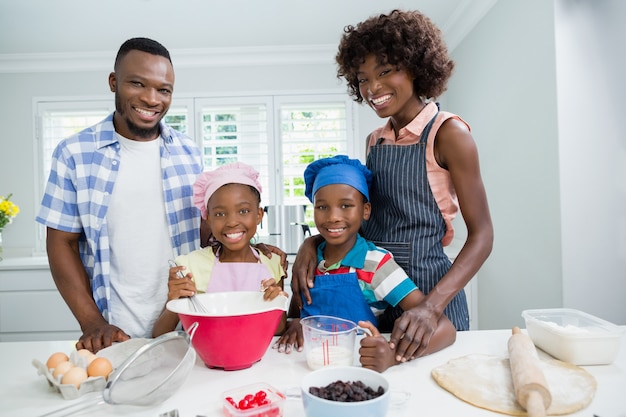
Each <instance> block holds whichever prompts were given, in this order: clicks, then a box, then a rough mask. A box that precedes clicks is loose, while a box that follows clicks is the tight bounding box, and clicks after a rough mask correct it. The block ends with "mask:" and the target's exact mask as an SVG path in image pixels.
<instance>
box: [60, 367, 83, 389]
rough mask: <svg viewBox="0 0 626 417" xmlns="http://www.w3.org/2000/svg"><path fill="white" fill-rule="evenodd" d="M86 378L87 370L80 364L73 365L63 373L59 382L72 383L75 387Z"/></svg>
mask: <svg viewBox="0 0 626 417" xmlns="http://www.w3.org/2000/svg"><path fill="white" fill-rule="evenodd" d="M85 379H87V371H86V370H85V368H81V367H80V366H74V367H73V368H71V369H70V370H69V371H67V372H66V373H65V375H63V378H62V379H61V384H72V385H74V386H76V388H79V387H80V384H81V383H82V382H83V381H84V380H85Z"/></svg>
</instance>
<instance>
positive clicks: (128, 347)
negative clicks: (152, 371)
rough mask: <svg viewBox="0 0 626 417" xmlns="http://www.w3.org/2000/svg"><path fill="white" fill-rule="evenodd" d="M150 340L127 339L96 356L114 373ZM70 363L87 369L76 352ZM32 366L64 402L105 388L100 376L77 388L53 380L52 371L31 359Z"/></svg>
mask: <svg viewBox="0 0 626 417" xmlns="http://www.w3.org/2000/svg"><path fill="white" fill-rule="evenodd" d="M149 340H150V339H141V338H138V339H129V340H127V341H125V342H121V343H114V344H113V345H112V346H109V347H108V348H105V349H102V350H101V351H99V352H98V353H97V354H96V356H99V357H104V358H107V359H108V360H109V361H110V362H111V365H112V366H113V371H115V370H116V369H117V368H118V367H119V366H120V365H121V364H122V363H123V362H124V361H125V360H126V359H127V358H128V357H129V356H130V355H131V354H133V353H134V352H135V351H136V350H137V349H139V348H140V347H141V346H143V345H144V344H146V343H147V342H148V341H149ZM70 362H71V363H72V364H74V366H81V367H83V368H85V369H86V368H87V365H88V361H87V358H85V357H84V356H81V355H79V354H78V353H77V352H76V351H73V352H71V353H70ZM32 363H33V366H34V367H35V368H37V374H38V375H43V376H45V377H46V379H47V380H48V385H49V386H50V388H52V389H54V390H55V391H57V392H59V393H60V394H61V396H62V397H63V398H64V399H66V400H74V399H76V398H78V397H80V396H82V395H85V394H87V393H89V392H94V391H102V390H104V387H105V386H106V379H105V378H104V377H101V376H97V377H92V376H90V377H88V378H87V379H86V380H84V381H83V382H82V383H81V384H80V386H79V387H78V388H76V386H75V385H74V384H62V383H61V376H59V377H57V378H55V377H54V375H53V373H52V372H53V371H54V369H53V370H52V371H50V370H49V369H48V367H47V366H46V364H44V363H42V362H41V361H39V360H37V359H33V362H32Z"/></svg>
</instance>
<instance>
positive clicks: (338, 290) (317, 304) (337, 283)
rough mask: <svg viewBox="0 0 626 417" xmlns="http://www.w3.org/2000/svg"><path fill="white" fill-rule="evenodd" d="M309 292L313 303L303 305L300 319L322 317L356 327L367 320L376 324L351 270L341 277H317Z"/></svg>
mask: <svg viewBox="0 0 626 417" xmlns="http://www.w3.org/2000/svg"><path fill="white" fill-rule="evenodd" d="M309 291H310V293H311V299H312V300H313V303H312V304H310V305H308V304H307V303H303V304H304V305H303V306H302V310H300V317H302V318H304V317H308V316H314V315H318V314H321V315H324V316H334V317H339V318H342V319H344V320H351V321H353V322H355V323H357V324H358V322H359V320H369V321H370V322H372V324H374V325H375V326H376V325H377V320H376V316H374V313H373V312H372V309H371V308H370V306H369V304H368V303H367V301H366V300H365V297H364V296H363V292H362V291H361V287H360V286H359V282H358V277H357V275H356V271H355V270H354V268H350V272H348V273H344V274H329V273H326V274H323V275H316V276H315V286H314V287H313V288H310V289H309ZM303 299H304V297H303Z"/></svg>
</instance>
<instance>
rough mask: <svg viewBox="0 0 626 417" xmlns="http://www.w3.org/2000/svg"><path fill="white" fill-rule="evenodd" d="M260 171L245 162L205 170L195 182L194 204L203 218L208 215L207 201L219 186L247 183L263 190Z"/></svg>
mask: <svg viewBox="0 0 626 417" xmlns="http://www.w3.org/2000/svg"><path fill="white" fill-rule="evenodd" d="M258 178H259V173H258V172H257V171H256V170H255V169H254V168H252V167H251V166H250V165H247V164H244V163H243V162H235V163H232V164H227V165H222V166H221V167H218V168H216V169H214V170H213V171H207V172H203V173H202V174H200V175H199V176H198V178H197V179H196V182H195V183H194V184H193V204H194V205H195V206H196V207H198V208H199V209H200V214H201V215H202V218H203V219H206V217H207V209H206V206H207V203H208V202H209V198H211V196H212V195H213V193H214V192H215V191H217V189H218V188H220V187H221V186H223V185H226V184H245V185H251V186H252V187H254V188H256V189H257V190H258V191H259V193H260V192H261V191H262V188H261V183H260V182H259V180H258Z"/></svg>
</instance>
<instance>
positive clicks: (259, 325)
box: [167, 291, 289, 371]
mask: <svg viewBox="0 0 626 417" xmlns="http://www.w3.org/2000/svg"><path fill="white" fill-rule="evenodd" d="M196 297H197V298H198V301H199V302H201V303H202V304H203V305H204V307H205V308H206V309H207V312H206V313H204V312H196V311H192V310H191V309H192V307H191V306H190V305H189V300H187V299H186V298H179V299H177V300H171V301H169V302H168V303H167V309H168V310H170V311H173V312H174V313H178V317H179V318H180V321H181V322H182V324H183V327H184V328H185V329H189V328H190V326H191V325H193V323H198V328H197V329H196V330H195V333H194V336H193V339H192V340H191V343H192V345H193V347H194V349H195V350H196V352H197V353H198V356H199V357H200V358H201V359H202V361H203V362H204V363H205V365H206V366H208V367H209V368H222V369H224V370H227V371H235V370H239V369H245V368H249V367H250V366H252V364H254V363H255V362H258V361H260V360H261V358H262V357H263V355H264V354H265V352H266V351H267V348H268V347H269V345H270V343H271V342H272V338H273V337H274V333H276V329H277V328H278V325H279V324H280V319H281V317H282V315H283V314H284V313H285V312H286V311H287V307H288V305H289V299H288V298H287V297H286V296H284V295H279V296H278V297H276V298H274V299H273V300H272V301H265V300H263V293H262V292H260V291H235V292H216V293H208V294H198V295H197V296H196Z"/></svg>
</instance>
